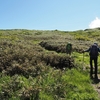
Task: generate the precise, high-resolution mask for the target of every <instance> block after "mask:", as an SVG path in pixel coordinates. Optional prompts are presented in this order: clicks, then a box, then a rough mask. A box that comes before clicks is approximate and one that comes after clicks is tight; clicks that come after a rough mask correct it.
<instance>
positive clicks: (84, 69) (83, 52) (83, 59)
mask: <svg viewBox="0 0 100 100" xmlns="http://www.w3.org/2000/svg"><path fill="white" fill-rule="evenodd" d="M82 67H83V70H85V67H84V52H83V64H82Z"/></svg>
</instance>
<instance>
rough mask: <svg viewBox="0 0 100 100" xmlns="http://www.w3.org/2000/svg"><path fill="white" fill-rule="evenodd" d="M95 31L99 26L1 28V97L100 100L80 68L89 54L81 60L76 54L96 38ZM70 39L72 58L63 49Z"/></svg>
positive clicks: (7, 98)
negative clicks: (80, 28)
mask: <svg viewBox="0 0 100 100" xmlns="http://www.w3.org/2000/svg"><path fill="white" fill-rule="evenodd" d="M89 33H90V34H89ZM91 34H93V35H94V36H93V37H92V35H91ZM95 34H96V35H95ZM98 34H99V30H98V29H97V30H96V31H91V30H84V31H83V30H79V31H73V32H65V31H59V30H54V31H38V30H23V29H22V30H17V29H15V30H0V99H2V100H99V99H98V96H97V93H96V92H95V90H94V89H93V87H92V86H91V80H90V79H89V72H88V70H85V71H84V70H83V65H84V66H86V67H87V65H88V62H89V57H88V54H87V53H85V54H84V63H83V54H82V53H78V52H81V51H82V50H83V49H86V48H88V46H89V45H91V44H92V40H98V41H99V35H98ZM85 36H86V38H85ZM90 37H91V39H90ZM94 37H98V39H97V38H94ZM69 41H70V42H71V43H72V47H73V53H72V56H71V57H70V56H68V55H67V54H66V52H65V47H66V44H67V42H69ZM99 59H100V58H99ZM59 67H61V69H59ZM69 68H70V69H69ZM87 68H88V69H89V66H88V67H87ZM99 70H100V69H99Z"/></svg>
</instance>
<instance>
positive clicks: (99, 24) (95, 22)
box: [89, 17, 100, 28]
mask: <svg viewBox="0 0 100 100" xmlns="http://www.w3.org/2000/svg"><path fill="white" fill-rule="evenodd" d="M98 27H100V19H99V18H98V17H96V18H95V19H94V20H93V21H92V22H91V23H90V25H89V28H98Z"/></svg>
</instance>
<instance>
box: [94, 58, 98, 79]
mask: <svg viewBox="0 0 100 100" xmlns="http://www.w3.org/2000/svg"><path fill="white" fill-rule="evenodd" d="M97 60H98V58H97V57H95V58H94V67H95V78H98V75H97V70H98V66H97Z"/></svg>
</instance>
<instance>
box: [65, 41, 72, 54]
mask: <svg viewBox="0 0 100 100" xmlns="http://www.w3.org/2000/svg"><path fill="white" fill-rule="evenodd" d="M66 53H67V54H70V55H71V53H72V44H71V43H70V42H68V44H67V45H66Z"/></svg>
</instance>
